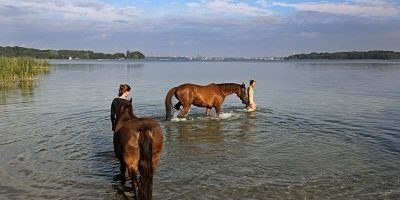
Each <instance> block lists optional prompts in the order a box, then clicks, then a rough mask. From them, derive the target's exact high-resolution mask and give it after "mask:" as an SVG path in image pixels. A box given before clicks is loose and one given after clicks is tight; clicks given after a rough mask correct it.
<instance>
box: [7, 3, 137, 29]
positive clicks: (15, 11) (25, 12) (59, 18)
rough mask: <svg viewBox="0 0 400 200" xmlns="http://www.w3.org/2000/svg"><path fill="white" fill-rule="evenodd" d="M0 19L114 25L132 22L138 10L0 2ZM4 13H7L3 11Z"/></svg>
mask: <svg viewBox="0 0 400 200" xmlns="http://www.w3.org/2000/svg"><path fill="white" fill-rule="evenodd" d="M0 11H3V12H0V13H1V14H0V18H7V19H9V20H11V19H13V20H15V21H23V22H29V21H31V22H35V21H36V22H40V21H46V22H50V23H51V22H57V23H61V24H62V23H65V24H69V23H73V22H77V21H78V22H79V21H80V22H82V21H83V22H85V23H86V24H90V23H94V22H96V23H111V22H113V23H115V22H120V23H122V22H124V23H127V22H131V23H132V22H134V21H135V20H136V19H137V17H138V16H140V13H141V11H140V10H139V9H138V8H136V7H134V6H117V5H112V4H106V3H103V2H101V1H98V0H88V1H84V0H73V1H66V0H18V1H7V0H0ZM6 11H8V12H6Z"/></svg>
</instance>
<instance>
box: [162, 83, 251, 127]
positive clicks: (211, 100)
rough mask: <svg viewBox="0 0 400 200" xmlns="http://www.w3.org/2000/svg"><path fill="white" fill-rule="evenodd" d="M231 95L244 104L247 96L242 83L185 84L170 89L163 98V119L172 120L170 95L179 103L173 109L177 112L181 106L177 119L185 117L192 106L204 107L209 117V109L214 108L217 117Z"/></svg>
mask: <svg viewBox="0 0 400 200" xmlns="http://www.w3.org/2000/svg"><path fill="white" fill-rule="evenodd" d="M233 93H236V95H237V96H238V97H239V98H240V100H242V103H245V101H246V96H247V95H246V86H245V85H244V83H242V84H241V85H240V84H236V83H221V84H215V83H212V84H209V85H206V86H201V85H195V84H191V83H187V84H183V85H180V86H177V87H174V88H171V89H170V90H169V91H168V93H167V96H166V97H165V119H166V120H170V119H171V118H172V115H171V108H172V101H171V100H172V95H175V97H176V98H177V99H178V101H179V102H178V103H177V104H175V106H174V107H175V109H176V110H179V108H180V107H181V106H183V110H182V111H181V113H180V114H179V117H186V116H187V114H188V112H189V108H190V106H191V105H192V104H193V105H195V106H198V107H206V108H207V109H206V114H207V116H210V112H211V109H212V108H213V107H214V108H215V111H216V113H217V115H219V114H220V113H221V105H222V103H223V102H224V100H225V97H226V96H228V95H231V94H233Z"/></svg>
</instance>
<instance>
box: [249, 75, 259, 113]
mask: <svg viewBox="0 0 400 200" xmlns="http://www.w3.org/2000/svg"><path fill="white" fill-rule="evenodd" d="M255 85H256V81H255V80H250V86H249V87H248V88H247V98H248V100H249V105H248V106H247V110H248V111H255V110H256V107H257V105H256V103H255V102H254V86H255Z"/></svg>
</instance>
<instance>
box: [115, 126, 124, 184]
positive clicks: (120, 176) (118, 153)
mask: <svg viewBox="0 0 400 200" xmlns="http://www.w3.org/2000/svg"><path fill="white" fill-rule="evenodd" d="M120 138H121V134H120V133H119V132H117V133H114V136H113V145H114V153H115V157H117V158H118V160H119V163H120V166H119V170H120V174H118V175H117V176H116V180H121V182H122V184H125V171H126V165H125V163H124V160H123V158H122V149H121V144H120Z"/></svg>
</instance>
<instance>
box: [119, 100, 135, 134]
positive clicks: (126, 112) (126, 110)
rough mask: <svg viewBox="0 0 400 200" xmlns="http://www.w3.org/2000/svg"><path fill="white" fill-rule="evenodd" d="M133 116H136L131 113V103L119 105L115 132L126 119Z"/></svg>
mask: <svg viewBox="0 0 400 200" xmlns="http://www.w3.org/2000/svg"><path fill="white" fill-rule="evenodd" d="M134 118H137V117H136V116H135V115H134V114H133V107H132V104H125V105H123V106H122V107H121V111H120V114H119V118H118V119H117V120H116V125H115V132H117V131H118V130H119V129H120V128H121V127H122V126H123V125H124V123H125V122H126V121H128V120H130V119H134Z"/></svg>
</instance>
